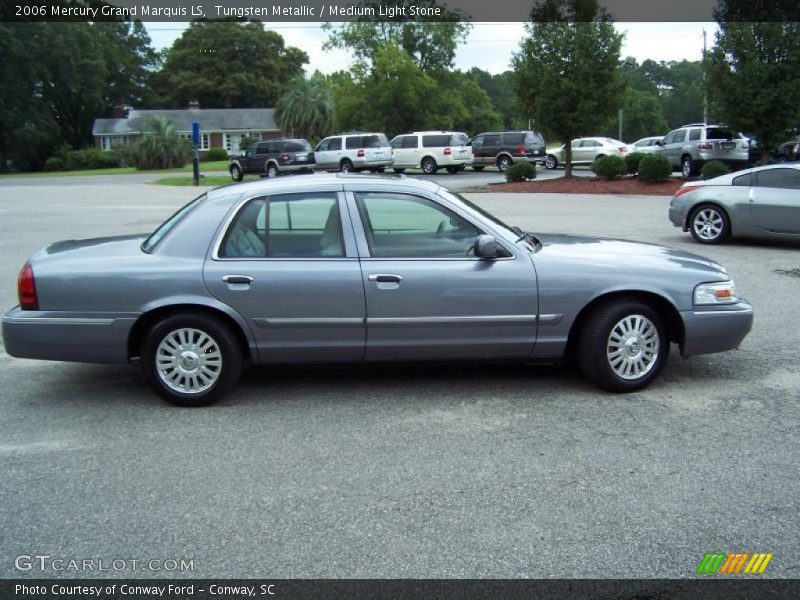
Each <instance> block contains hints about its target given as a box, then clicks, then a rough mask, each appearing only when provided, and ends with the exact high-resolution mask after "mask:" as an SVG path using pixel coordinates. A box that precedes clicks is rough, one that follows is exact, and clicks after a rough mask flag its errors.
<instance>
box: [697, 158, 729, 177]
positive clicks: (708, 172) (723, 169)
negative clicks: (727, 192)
mask: <svg viewBox="0 0 800 600" xmlns="http://www.w3.org/2000/svg"><path fill="white" fill-rule="evenodd" d="M730 172H731V170H730V169H729V168H728V165H726V164H725V163H723V162H720V161H718V160H712V161H711V162H707V163H706V164H704V165H703V168H702V169H700V177H702V178H703V179H714V177H719V176H720V175H727V174H728V173H730Z"/></svg>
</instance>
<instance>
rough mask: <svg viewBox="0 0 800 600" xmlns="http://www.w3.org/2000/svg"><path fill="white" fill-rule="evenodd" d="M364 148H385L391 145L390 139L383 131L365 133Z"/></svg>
mask: <svg viewBox="0 0 800 600" xmlns="http://www.w3.org/2000/svg"><path fill="white" fill-rule="evenodd" d="M362 143H363V144H364V148H385V147H386V146H388V145H389V140H388V139H387V138H386V136H385V135H383V134H382V133H376V134H374V135H365V136H364V138H363V142H362Z"/></svg>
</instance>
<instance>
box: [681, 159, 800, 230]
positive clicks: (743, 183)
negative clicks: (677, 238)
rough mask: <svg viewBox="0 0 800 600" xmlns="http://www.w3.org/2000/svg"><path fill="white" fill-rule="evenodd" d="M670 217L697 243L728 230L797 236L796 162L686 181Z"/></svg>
mask: <svg viewBox="0 0 800 600" xmlns="http://www.w3.org/2000/svg"><path fill="white" fill-rule="evenodd" d="M669 220H670V221H672V224H673V225H674V226H675V227H680V228H681V229H682V230H683V231H689V232H691V234H692V237H694V239H695V240H697V241H698V242H700V243H701V244H719V243H720V242H724V241H725V240H727V239H728V238H730V237H731V236H736V237H760V238H772V239H800V165H796V164H778V165H768V166H764V167H757V168H755V169H748V170H747V171H739V172H738V173H729V174H727V175H722V176H721V177H715V178H714V179H709V180H707V181H693V182H690V183H685V184H684V185H683V187H681V188H679V189H678V191H677V192H675V195H674V196H673V198H672V200H671V201H670V204H669Z"/></svg>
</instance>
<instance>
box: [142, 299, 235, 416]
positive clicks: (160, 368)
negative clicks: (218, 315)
mask: <svg viewBox="0 0 800 600" xmlns="http://www.w3.org/2000/svg"><path fill="white" fill-rule="evenodd" d="M141 362H142V370H143V371H144V376H145V379H146V380H147V383H148V384H149V385H150V387H151V388H152V389H153V391H155V393H156V394H158V395H159V396H161V397H162V398H163V399H164V400H166V401H167V402H169V403H171V404H175V405H176V406H206V405H208V404H211V403H212V402H214V401H216V400H217V399H218V398H220V397H221V396H222V395H223V394H224V393H225V392H226V391H227V390H229V389H230V388H231V387H233V386H234V385H235V384H236V381H237V380H238V379H239V374H240V372H241V369H242V351H241V347H240V346H239V343H238V341H237V340H236V337H235V336H234V335H233V333H232V332H231V331H230V329H229V328H228V327H227V326H226V325H225V324H224V323H222V322H221V321H219V320H218V319H215V318H214V317H210V316H208V315H200V314H191V313H189V314H179V315H172V316H169V317H167V318H165V319H163V320H161V321H159V322H158V323H156V324H155V325H154V326H153V328H152V329H151V330H150V331H149V332H148V333H147V335H146V336H145V338H144V340H143V342H142V348H141Z"/></svg>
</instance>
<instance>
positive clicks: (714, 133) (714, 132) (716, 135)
mask: <svg viewBox="0 0 800 600" xmlns="http://www.w3.org/2000/svg"><path fill="white" fill-rule="evenodd" d="M734 137H736V135H735V134H734V133H733V132H732V131H731V130H730V129H723V128H721V127H707V128H706V139H707V140H732V139H733V138H734Z"/></svg>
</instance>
